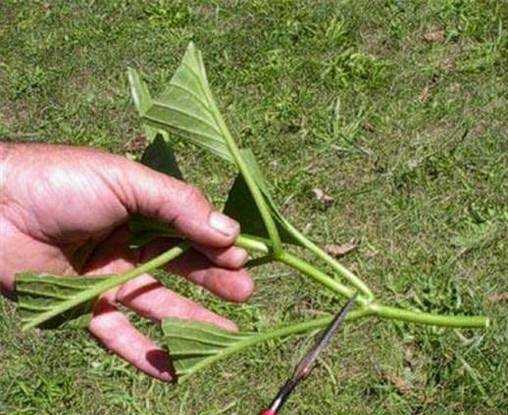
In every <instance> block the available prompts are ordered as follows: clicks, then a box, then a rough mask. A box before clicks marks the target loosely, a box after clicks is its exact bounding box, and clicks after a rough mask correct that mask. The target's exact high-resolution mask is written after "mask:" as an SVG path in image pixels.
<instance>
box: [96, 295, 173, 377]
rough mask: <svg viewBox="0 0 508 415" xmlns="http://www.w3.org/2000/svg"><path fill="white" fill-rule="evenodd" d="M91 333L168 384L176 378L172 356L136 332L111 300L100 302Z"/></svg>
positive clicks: (139, 367)
mask: <svg viewBox="0 0 508 415" xmlns="http://www.w3.org/2000/svg"><path fill="white" fill-rule="evenodd" d="M88 330H89V331H90V333H92V334H93V335H94V336H95V337H96V338H97V339H98V340H99V341H100V342H101V343H102V344H103V345H104V346H105V347H106V348H108V349H109V350H111V351H112V352H114V353H116V354H117V355H118V356H120V357H121V358H122V359H125V360H126V361H127V362H129V363H131V364H132V365H134V366H135V367H137V368H138V369H139V370H141V371H143V372H145V373H146V374H148V375H150V376H153V377H155V378H157V379H160V380H162V381H165V382H169V381H171V379H173V374H172V371H171V368H170V363H169V362H170V360H169V356H168V354H167V353H166V352H165V351H164V350H163V349H161V348H160V347H158V346H157V345H155V343H153V342H152V341H151V340H150V339H149V338H147V337H146V336H144V335H143V334H141V333H140V332H139V331H138V330H136V329H135V328H134V326H132V324H131V323H130V322H129V320H128V319H127V317H126V316H125V315H123V314H122V313H121V312H119V311H118V309H117V308H116V307H115V306H114V305H113V303H112V302H111V298H108V297H107V296H106V297H102V298H100V299H99V300H98V301H97V303H96V304H95V306H94V310H93V317H92V320H91V321H90V324H89V326H88Z"/></svg>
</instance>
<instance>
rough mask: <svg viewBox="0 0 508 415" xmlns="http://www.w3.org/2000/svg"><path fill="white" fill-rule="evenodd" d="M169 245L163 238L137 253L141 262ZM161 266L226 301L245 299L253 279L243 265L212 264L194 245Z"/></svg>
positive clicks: (250, 292)
mask: <svg viewBox="0 0 508 415" xmlns="http://www.w3.org/2000/svg"><path fill="white" fill-rule="evenodd" d="M169 246H171V245H170V243H168V242H165V241H156V242H153V243H152V244H150V245H149V246H147V247H146V248H145V249H144V251H143V253H142V254H141V258H142V261H143V262H145V261H147V260H148V259H150V258H152V257H154V256H156V255H158V254H159V253H161V252H164V251H165V250H167V249H168V247H169ZM165 269H166V270H167V271H168V272H171V273H175V274H177V275H181V276H183V277H185V278H187V279H188V280H190V281H192V282H194V283H195V284H197V285H200V286H202V287H204V288H206V289H207V290H209V291H210V292H212V293H214V294H216V295H217V296H219V297H221V298H223V299H225V300H229V301H234V302H243V301H246V300H247V299H248V298H249V297H250V296H251V295H252V293H253V291H254V282H253V280H252V278H251V277H250V276H249V274H248V273H247V271H246V270H245V269H239V270H229V269H224V268H219V267H216V266H214V264H213V263H212V262H211V261H210V260H209V259H207V258H206V257H204V256H203V255H202V254H201V253H199V252H197V251H195V250H194V249H190V250H189V251H188V252H186V253H185V254H183V255H182V256H180V257H178V258H176V259H175V260H173V261H171V262H170V263H169V264H167V265H166V266H165Z"/></svg>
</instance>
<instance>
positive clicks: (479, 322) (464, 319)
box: [368, 303, 490, 328]
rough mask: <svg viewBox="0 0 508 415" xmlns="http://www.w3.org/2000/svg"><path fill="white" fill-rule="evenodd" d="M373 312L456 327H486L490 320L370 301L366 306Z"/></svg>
mask: <svg viewBox="0 0 508 415" xmlns="http://www.w3.org/2000/svg"><path fill="white" fill-rule="evenodd" d="M368 308H369V309H370V310H371V311H372V313H373V314H375V315H377V316H379V317H383V318H388V319H392V320H400V321H407V322H410V323H418V324H429V325H432V326H441V327H458V328H468V327H471V328H475V327H476V328H487V327H489V325H490V321H489V319H488V318H487V317H484V316H447V315H439V314H430V313H423V312H420V311H410V310H404V309H401V308H397V307H390V306H386V305H382V304H375V303H372V304H370V305H369V306H368Z"/></svg>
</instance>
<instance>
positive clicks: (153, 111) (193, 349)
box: [16, 43, 489, 380]
mask: <svg viewBox="0 0 508 415" xmlns="http://www.w3.org/2000/svg"><path fill="white" fill-rule="evenodd" d="M128 77H129V82H130V87H131V93H132V96H133V100H134V103H135V106H136V108H137V111H138V113H139V116H140V118H141V122H142V124H143V127H144V129H145V133H146V136H147V137H148V139H149V141H150V145H149V146H148V148H147V149H146V151H145V153H144V154H143V157H142V159H141V161H142V162H143V163H145V164H146V165H148V166H150V167H152V168H154V169H157V170H159V171H161V172H164V173H166V174H169V175H172V176H175V177H177V178H182V177H183V175H182V173H181V171H180V169H179V167H178V165H177V163H176V159H175V157H174V154H173V152H172V147H171V144H170V140H171V139H173V137H179V138H180V139H183V140H186V141H189V142H191V143H193V144H194V145H196V146H198V147H201V148H203V149H205V150H207V151H209V152H211V153H212V154H214V155H216V156H218V157H220V158H222V159H223V160H224V161H225V162H228V163H231V164H232V165H233V166H234V167H235V168H236V170H237V171H238V175H237V176H236V178H235V181H234V183H233V186H232V188H231V190H230V192H229V194H228V198H227V200H226V204H225V207H224V213H225V214H227V215H229V216H231V217H233V218H235V219H236V220H237V221H238V222H239V223H240V225H241V228H242V234H241V235H240V236H239V237H238V238H237V240H236V242H235V245H237V246H238V247H241V248H244V249H246V250H248V251H249V252H250V254H251V256H252V260H251V261H250V262H249V263H248V266H249V267H255V266H259V265H262V264H266V263H269V262H277V263H281V264H284V265H286V266H288V267H290V268H292V269H293V270H295V271H297V272H298V273H299V274H300V275H302V276H303V277H305V278H309V279H311V280H312V281H314V282H316V283H317V284H319V285H321V286H322V287H323V288H324V289H327V290H328V291H329V292H331V293H332V294H333V295H335V296H337V297H346V298H351V297H353V296H355V295H356V298H355V309H354V310H353V311H351V312H350V313H349V314H348V316H347V321H349V322H350V321H354V320H357V319H360V318H365V317H379V318H386V319H392V320H400V321H406V322H410V323H419V324H428V325H435V326H443V327H455V328H486V327H487V326H488V325H489V320H488V318H486V317H484V316H464V315H453V316H452V315H438V314H432V313H427V312H423V311H416V310H407V309H402V308H398V307H394V306H390V305H386V304H383V302H382V301H381V300H380V299H378V298H377V296H376V295H375V294H374V293H373V292H372V290H371V289H370V288H369V287H368V286H367V284H365V282H363V281H362V280H361V279H360V278H359V277H358V276H357V275H355V274H354V273H352V272H351V271H350V270H348V269H347V268H346V267H344V266H343V265H342V264H341V263H339V262H338V261H337V260H336V259H335V258H332V257H331V256H330V255H328V254H327V253H326V252H325V251H323V250H322V249H321V248H320V247H319V246H318V245H317V244H316V243H314V242H312V241H311V240H310V239H308V238H307V237H306V236H305V235H304V234H303V233H302V232H300V231H299V230H298V229H297V228H296V227H295V226H293V225H292V224H291V223H290V221H289V220H288V219H287V218H286V217H284V215H283V214H282V213H281V211H280V210H279V209H278V207H277V205H276V203H275V201H274V199H273V197H272V195H271V189H270V186H269V185H268V183H267V182H266V180H265V179H264V176H263V174H262V170H261V168H260V167H259V165H258V163H257V161H256V159H255V156H254V153H253V152H252V150H251V149H248V148H240V147H239V146H238V145H237V143H236V142H235V140H234V139H233V137H232V135H231V133H230V132H229V129H228V127H227V126H226V123H225V121H224V118H223V117H222V115H221V113H220V111H219V107H218V105H217V104H216V102H215V100H214V98H213V95H212V92H211V90H210V86H209V84H208V80H207V75H206V71H205V68H204V64H203V60H202V56H201V53H200V52H199V51H198V50H197V49H196V48H195V46H194V45H193V44H192V43H191V44H189V46H188V48H187V51H186V53H185V55H184V57H183V60H182V63H181V65H180V66H179V67H178V69H177V70H176V73H175V75H174V76H173V78H172V79H171V81H170V82H169V85H168V86H167V88H166V89H165V90H164V91H163V93H162V94H160V95H159V96H157V97H155V98H153V97H152V96H151V94H150V93H149V91H148V89H147V87H146V86H145V84H144V83H143V81H142V79H141V77H140V76H139V74H138V73H137V72H136V71H135V70H134V69H129V71H128ZM130 226H131V230H132V232H133V234H134V238H133V241H132V244H133V246H142V245H144V244H146V243H147V242H149V241H150V240H152V239H154V238H160V237H170V238H180V237H179V235H177V234H176V233H175V231H174V230H173V229H171V228H169V227H168V225H166V224H163V223H159V222H156V221H154V220H152V219H150V218H145V217H140V216H138V217H135V218H133V220H132V221H131V223H130ZM189 247H190V244H189V242H188V241H186V240H184V239H183V238H180V243H179V244H178V245H176V246H175V247H173V248H171V249H169V250H168V251H166V252H164V253H163V254H161V255H159V256H157V257H155V258H154V259H152V260H150V261H148V262H146V263H144V264H142V265H140V266H139V267H137V268H135V269H132V270H130V271H128V272H125V273H122V274H117V275H104V276H100V277H98V278H94V279H88V278H80V277H62V276H55V275H37V274H34V273H31V272H24V273H21V274H18V275H17V276H16V290H17V295H18V306H19V309H20V310H21V312H22V313H23V323H24V325H23V328H24V329H30V328H33V327H36V326H49V327H58V326H61V325H64V326H77V327H81V326H83V325H86V324H87V322H88V319H89V317H90V314H89V311H90V308H91V305H92V304H93V301H94V300H95V299H97V298H98V297H99V296H100V295H101V294H103V293H105V292H106V291H108V290H110V289H112V288H114V287H117V286H119V285H121V284H124V283H126V282H127V281H130V280H131V279H134V278H136V277H138V276H140V275H142V274H144V273H147V272H150V271H153V270H155V269H157V268H159V267H162V266H163V265H165V264H167V263H168V262H170V261H172V260H174V259H175V258H177V257H179V256H180V255H182V254H183V253H184V252H185V251H186V250H187V249H189ZM308 256H311V257H312V258H313V261H312V262H310V261H308V260H306V259H305V258H307V257H308ZM329 271H330V272H329ZM332 319H333V316H327V317H322V318H318V319H313V320H308V321H303V322H299V323H295V324H291V325H286V326H281V327H276V328H274V329H272V330H269V331H266V332H249V331H241V332H238V333H230V332H226V331H224V330H221V329H218V328H216V327H214V326H211V325H208V324H204V323H196V322H190V321H187V320H179V319H175V318H167V319H164V320H163V321H162V331H163V333H164V339H165V343H166V345H167V347H168V349H169V352H170V354H171V355H172V358H173V364H174V368H175V371H176V374H177V375H178V376H179V379H180V380H184V379H186V378H188V377H189V376H190V375H192V374H193V373H195V372H197V371H199V370H201V369H203V368H205V367H207V366H209V365H210V364H212V363H214V362H216V361H218V360H220V359H223V358H225V357H227V356H230V355H232V354H234V353H238V352H240V351H242V350H244V349H245V348H247V347H251V346H253V345H256V344H259V343H262V342H265V341H267V340H270V339H277V338H281V337H285V336H289V335H294V334H298V333H305V332H309V331H312V330H315V329H319V328H323V327H326V326H327V325H328V324H329V323H330V322H331V320H332Z"/></svg>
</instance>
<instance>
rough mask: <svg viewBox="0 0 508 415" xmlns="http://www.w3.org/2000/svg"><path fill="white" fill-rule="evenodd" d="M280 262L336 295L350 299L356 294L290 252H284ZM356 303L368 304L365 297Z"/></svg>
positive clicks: (358, 298)
mask: <svg viewBox="0 0 508 415" xmlns="http://www.w3.org/2000/svg"><path fill="white" fill-rule="evenodd" d="M278 260H279V261H281V262H282V263H284V264H286V265H289V266H290V267H291V268H294V269H296V270H298V271H300V272H302V273H303V274H305V275H307V276H309V277H311V278H312V279H313V280H315V281H317V282H319V283H320V284H321V285H324V286H325V287H327V288H329V289H330V290H332V291H333V292H334V293H335V294H341V295H343V296H345V297H348V298H350V297H352V296H353V295H354V293H355V291H354V290H353V289H351V288H349V287H346V286H345V285H343V284H341V283H340V282H338V281H337V280H335V279H333V278H331V277H330V276H328V275H326V274H325V273H324V272H323V271H321V270H319V269H317V268H315V267H314V266H313V265H311V264H309V263H308V262H306V261H304V260H303V259H301V258H298V257H296V256H294V255H291V254H290V253H288V252H283V253H282V254H281V255H280V256H279V257H278ZM356 302H357V303H359V304H362V305H366V304H367V303H368V302H367V300H366V299H365V298H364V297H357V300H356Z"/></svg>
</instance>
